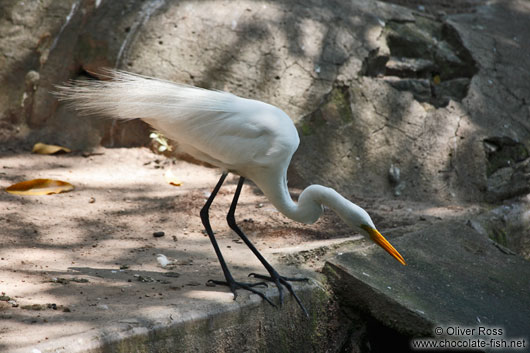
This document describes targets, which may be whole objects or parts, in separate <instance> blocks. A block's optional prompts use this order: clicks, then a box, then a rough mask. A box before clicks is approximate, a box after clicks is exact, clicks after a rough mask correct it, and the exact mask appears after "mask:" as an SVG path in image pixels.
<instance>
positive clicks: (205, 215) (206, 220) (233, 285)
mask: <svg viewBox="0 0 530 353" xmlns="http://www.w3.org/2000/svg"><path fill="white" fill-rule="evenodd" d="M227 175H228V173H226V172H224V173H223V175H221V178H220V179H219V181H218V182H217V185H216V186H215V188H214V189H213V191H212V194H211V195H210V197H209V198H208V200H207V201H206V204H205V205H204V206H203V208H202V209H201V220H202V224H203V225H204V228H205V229H206V233H208V236H209V237H210V241H211V242H212V245H213V248H214V250H215V254H216V255H217V258H218V259H219V263H220V264H221V268H222V269H223V274H224V275H225V279H226V282H224V281H214V280H210V281H209V282H212V283H216V284H223V285H227V286H229V287H230V290H231V291H232V293H234V300H235V299H236V298H237V292H236V290H237V289H246V290H248V291H250V292H252V293H255V294H257V295H259V296H260V297H262V298H263V299H265V300H266V301H267V302H269V303H270V304H271V305H272V306H275V305H274V304H273V303H272V302H271V301H270V300H269V299H268V298H267V297H266V296H265V295H264V294H263V293H261V292H259V291H257V290H255V289H254V288H252V287H254V286H257V285H264V286H267V284H266V283H265V282H259V283H241V282H236V281H234V278H233V277H232V274H231V273H230V271H229V270H228V266H227V265H226V262H225V260H224V258H223V254H222V253H221V249H219V245H218V244H217V240H216V239H215V236H214V234H213V231H212V227H211V226H210V216H209V210H210V206H211V204H212V202H213V199H214V198H215V196H216V195H217V192H218V191H219V189H220V188H221V185H223V182H224V181H225V179H226V176H227Z"/></svg>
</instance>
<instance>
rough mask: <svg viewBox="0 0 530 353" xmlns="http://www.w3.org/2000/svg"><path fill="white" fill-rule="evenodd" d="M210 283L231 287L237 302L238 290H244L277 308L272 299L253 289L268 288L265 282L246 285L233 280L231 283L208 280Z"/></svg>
mask: <svg viewBox="0 0 530 353" xmlns="http://www.w3.org/2000/svg"><path fill="white" fill-rule="evenodd" d="M208 283H213V284H218V285H221V286H227V287H229V288H230V290H231V291H232V293H233V294H234V300H236V298H237V290H238V289H244V290H248V291H249V292H252V293H254V294H257V295H259V296H260V297H261V298H263V299H264V300H266V301H267V302H268V303H269V304H270V305H272V306H274V307H276V305H275V304H274V303H273V302H271V301H270V299H269V298H267V297H266V296H265V294H263V293H261V292H260V291H258V290H256V289H254V288H253V287H256V286H265V287H268V285H267V283H265V282H257V283H244V282H236V281H234V280H233V279H230V280H229V281H216V280H213V279H210V280H208Z"/></svg>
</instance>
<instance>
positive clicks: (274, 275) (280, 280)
mask: <svg viewBox="0 0 530 353" xmlns="http://www.w3.org/2000/svg"><path fill="white" fill-rule="evenodd" d="M244 182H245V178H244V177H240V178H239V183H238V184H237V189H236V192H235V194H234V199H233V200H232V205H230V211H228V214H227V215H226V220H227V221H228V225H229V226H230V228H232V230H233V231H234V232H236V233H237V235H239V237H240V238H241V239H242V240H243V241H244V242H245V244H246V245H247V246H248V248H249V249H250V250H251V251H252V252H253V253H254V255H256V257H257V258H258V259H259V261H260V262H261V263H262V264H263V266H264V267H265V269H266V270H267V272H269V274H270V276H263V275H257V274H254V273H251V274H250V275H249V276H254V277H256V278H261V279H264V280H267V281H270V282H274V283H275V284H276V286H277V287H278V292H279V295H280V306H281V305H282V303H283V287H282V284H283V285H284V286H285V287H286V288H287V290H288V291H289V292H290V293H291V294H292V295H293V296H294V298H295V300H296V302H297V303H298V305H300V307H301V308H302V310H303V311H304V313H305V315H306V316H309V315H308V313H307V310H306V308H305V307H304V305H303V304H302V301H301V300H300V298H298V295H296V293H295V292H294V290H293V287H292V286H291V284H290V283H289V282H288V281H307V278H287V277H283V276H280V275H279V274H278V272H277V271H276V270H275V269H274V268H273V267H272V266H271V265H270V264H269V263H268V262H267V260H265V258H264V257H263V255H261V253H260V252H259V251H258V249H256V247H255V246H254V244H252V243H251V242H250V240H249V239H248V238H247V236H246V235H245V233H243V231H242V230H241V229H240V228H239V226H238V225H237V224H236V218H235V213H236V207H237V201H238V200H239V195H240V194H241V189H242V188H243V183H244Z"/></svg>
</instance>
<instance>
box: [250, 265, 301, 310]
mask: <svg viewBox="0 0 530 353" xmlns="http://www.w3.org/2000/svg"><path fill="white" fill-rule="evenodd" d="M269 274H270V276H266V275H260V274H257V273H251V274H249V275H248V276H249V277H254V278H259V279H263V280H265V281H269V282H273V283H274V284H276V287H278V293H279V295H280V307H281V306H282V304H283V287H282V285H284V286H285V288H287V290H288V291H289V293H291V295H292V296H293V297H294V299H295V300H296V302H297V303H298V305H299V306H300V308H301V309H302V310H303V312H304V314H305V315H306V316H307V317H309V314H308V312H307V310H306V308H305V306H304V304H302V301H301V300H300V298H298V295H296V293H295V291H294V289H293V286H291V284H290V283H289V282H307V281H309V278H293V277H284V276H281V275H280V274H279V273H278V272H276V270H274V269H272V270H271V271H270V272H269Z"/></svg>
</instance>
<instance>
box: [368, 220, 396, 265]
mask: <svg viewBox="0 0 530 353" xmlns="http://www.w3.org/2000/svg"><path fill="white" fill-rule="evenodd" d="M361 228H362V229H364V230H365V231H367V232H368V234H370V238H372V240H373V241H374V242H375V243H376V244H377V245H379V246H380V247H382V248H383V249H385V250H386V251H387V252H388V253H389V254H390V255H392V256H393V257H394V258H395V259H396V260H398V261H399V262H400V263H401V264H402V265H406V263H405V260H404V259H403V256H401V254H400V253H399V252H398V251H397V250H396V249H394V247H393V246H392V245H391V244H390V243H389V242H388V240H386V239H385V237H384V236H382V235H381V233H379V232H378V231H377V229H375V228H372V227H370V226H367V225H364V224H363V225H362V226H361Z"/></svg>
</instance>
